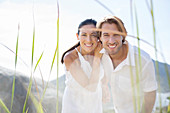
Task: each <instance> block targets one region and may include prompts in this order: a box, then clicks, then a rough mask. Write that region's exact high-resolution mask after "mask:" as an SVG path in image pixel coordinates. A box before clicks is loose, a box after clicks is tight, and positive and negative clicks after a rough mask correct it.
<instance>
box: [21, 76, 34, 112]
mask: <svg viewBox="0 0 170 113" xmlns="http://www.w3.org/2000/svg"><path fill="white" fill-rule="evenodd" d="M31 87H32V75H31V77H30V82H29V86H28V89H27V95H26V98H25V102H24V106H23V111H22V113H25V110H26V104H27V101H28V98H29V96H30V92H31Z"/></svg>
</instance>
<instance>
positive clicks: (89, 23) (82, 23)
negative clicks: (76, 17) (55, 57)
mask: <svg viewBox="0 0 170 113" xmlns="http://www.w3.org/2000/svg"><path fill="white" fill-rule="evenodd" d="M96 23H97V22H96V20H93V19H86V20H84V21H83V22H81V23H80V24H79V27H78V32H77V33H78V35H79V33H80V30H79V29H80V28H81V27H83V26H84V25H91V24H92V25H94V26H96ZM78 46H80V42H78V43H77V44H75V45H74V46H73V47H71V48H70V49H68V50H67V51H65V52H64V53H63V55H62V57H61V63H62V64H63V63H64V56H65V55H66V53H68V52H69V51H71V50H74V49H75V48H76V47H78Z"/></svg>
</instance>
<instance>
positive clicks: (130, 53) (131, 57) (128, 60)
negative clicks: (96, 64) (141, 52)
mask: <svg viewBox="0 0 170 113" xmlns="http://www.w3.org/2000/svg"><path fill="white" fill-rule="evenodd" d="M124 44H128V47H129V51H128V54H127V58H126V59H125V64H127V65H131V66H135V56H134V47H133V46H132V45H131V44H130V43H128V42H127V41H126V42H125V43H124ZM100 53H103V54H106V55H109V54H108V52H107V51H106V50H105V49H104V48H103V49H102V50H101V51H100Z"/></svg>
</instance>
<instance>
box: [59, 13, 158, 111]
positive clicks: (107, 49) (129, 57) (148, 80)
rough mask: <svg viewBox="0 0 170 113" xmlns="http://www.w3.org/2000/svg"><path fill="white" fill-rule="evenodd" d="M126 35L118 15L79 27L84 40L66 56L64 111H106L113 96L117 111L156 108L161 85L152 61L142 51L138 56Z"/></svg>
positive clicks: (64, 58)
mask: <svg viewBox="0 0 170 113" xmlns="http://www.w3.org/2000/svg"><path fill="white" fill-rule="evenodd" d="M96 28H97V29H96ZM126 35H127V31H126V29H125V27H124V24H123V22H122V21H121V20H120V19H119V18H118V17H116V16H108V17H105V18H104V19H103V20H102V21H100V22H98V23H97V25H96V21H95V20H92V19H87V20H85V21H83V22H82V23H81V24H80V25H79V27H78V33H77V39H78V40H79V43H78V44H76V45H75V46H73V47H72V48H70V49H69V50H67V51H66V52H65V53H64V54H63V56H62V60H61V62H62V63H64V65H65V70H66V82H65V83H66V88H65V91H64V95H63V104H62V113H103V109H102V101H106V102H107V101H109V99H110V96H112V101H113V105H114V110H115V112H116V113H151V112H152V109H153V106H154V103H155V98H156V89H157V84H156V79H155V70H154V65H153V62H152V60H151V58H150V56H149V55H148V54H147V53H146V52H144V51H142V50H141V51H140V56H139V51H138V48H136V47H133V46H131V45H130V44H129V43H128V42H127V41H126V40H125V37H126ZM108 85H110V87H111V91H110V90H109V87H108Z"/></svg>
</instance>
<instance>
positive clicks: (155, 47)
mask: <svg viewBox="0 0 170 113" xmlns="http://www.w3.org/2000/svg"><path fill="white" fill-rule="evenodd" d="M150 2H151V8H150V9H151V10H150V12H151V16H152V27H153V35H154V37H153V38H154V49H155V57H156V60H155V65H156V73H157V76H158V92H159V107H160V113H162V102H161V101H162V100H161V94H160V93H161V92H160V75H159V65H158V60H157V59H158V55H157V44H156V32H155V20H154V14H153V2H152V0H150Z"/></svg>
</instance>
